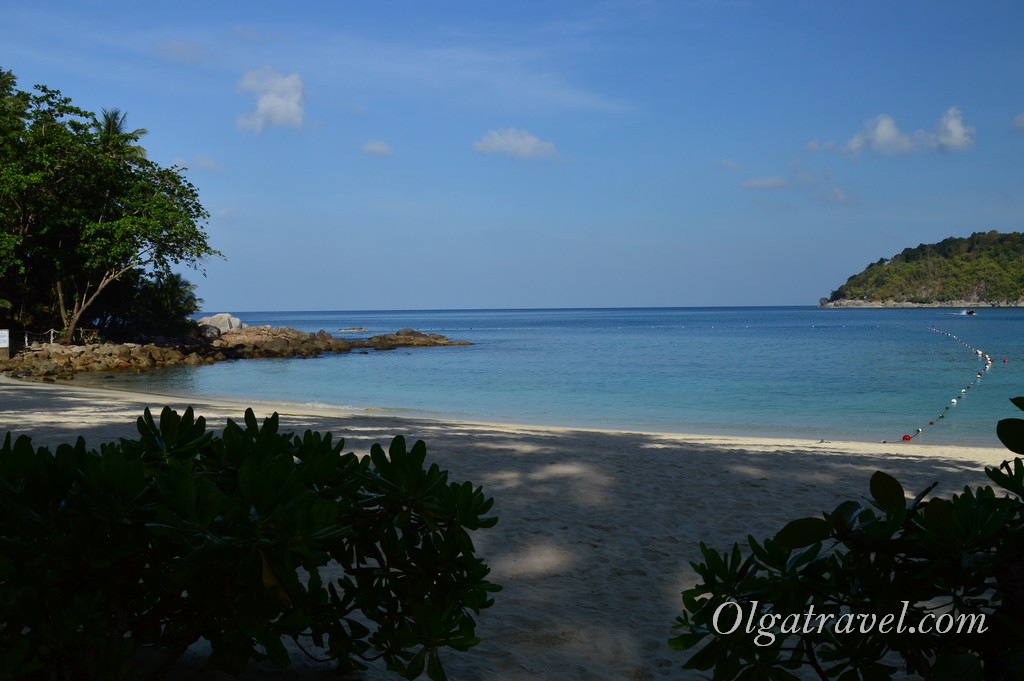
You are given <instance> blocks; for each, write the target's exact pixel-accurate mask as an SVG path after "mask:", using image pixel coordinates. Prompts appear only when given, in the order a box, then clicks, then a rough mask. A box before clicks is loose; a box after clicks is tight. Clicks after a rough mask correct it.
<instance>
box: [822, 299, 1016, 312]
mask: <svg viewBox="0 0 1024 681" xmlns="http://www.w3.org/2000/svg"><path fill="white" fill-rule="evenodd" d="M818 307H820V308H823V309H824V308H851V307H852V308H868V309H884V310H889V309H893V310H904V309H911V308H949V309H963V308H978V307H980V308H986V307H1024V300H995V301H992V300H988V301H985V300H974V301H971V300H940V301H936V302H933V303H914V302H910V301H905V300H852V299H849V298H840V299H839V300H829V299H828V298H822V299H821V300H820V301H818Z"/></svg>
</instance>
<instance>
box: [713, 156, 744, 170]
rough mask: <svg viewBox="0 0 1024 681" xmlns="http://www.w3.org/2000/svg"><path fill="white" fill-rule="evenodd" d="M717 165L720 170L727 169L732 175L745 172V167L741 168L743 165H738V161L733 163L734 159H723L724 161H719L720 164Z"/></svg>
mask: <svg viewBox="0 0 1024 681" xmlns="http://www.w3.org/2000/svg"><path fill="white" fill-rule="evenodd" d="M716 165H717V166H718V167H719V168H725V169H726V170H728V171H729V172H730V173H738V172H740V171H742V170H743V166H741V165H740V164H739V163H737V162H736V161H733V160H732V159H728V158H723V159H722V160H721V161H719V162H718V163H717V164H716Z"/></svg>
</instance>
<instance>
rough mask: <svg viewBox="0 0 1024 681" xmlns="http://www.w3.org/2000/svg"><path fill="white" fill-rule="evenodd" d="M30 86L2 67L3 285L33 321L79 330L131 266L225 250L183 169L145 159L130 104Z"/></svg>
mask: <svg viewBox="0 0 1024 681" xmlns="http://www.w3.org/2000/svg"><path fill="white" fill-rule="evenodd" d="M35 89H36V92H34V93H26V92H19V91H17V90H16V89H15V79H14V76H13V74H11V73H10V72H2V71H0V168H2V172H0V290H4V291H5V294H7V292H9V295H10V296H11V298H12V299H13V300H12V302H13V303H14V305H15V316H16V317H17V318H18V319H19V321H20V322H21V323H22V324H25V325H29V324H33V323H36V324H38V323H40V322H42V321H43V320H45V322H46V323H50V324H56V325H59V326H60V327H61V328H63V332H62V335H63V336H64V337H65V338H71V337H72V335H73V333H74V330H75V328H76V327H77V326H78V324H79V323H80V321H82V319H83V318H84V315H85V314H86V311H87V310H88V309H89V308H90V307H91V306H92V305H93V304H94V303H95V302H96V301H97V299H98V298H99V296H100V295H101V294H102V292H103V291H104V290H105V289H106V288H107V287H108V286H110V285H111V284H112V283H113V282H115V281H118V280H120V279H121V278H122V277H124V276H126V275H127V274H128V273H129V272H142V271H145V272H149V273H152V274H154V275H156V276H158V277H159V276H164V275H166V274H167V273H169V271H170V268H171V266H172V265H178V264H185V265H187V266H189V267H191V268H193V269H198V268H199V266H200V264H201V263H202V261H203V260H205V259H206V258H207V257H209V256H211V255H220V253H219V252H218V251H216V250H214V249H213V248H211V247H210V245H209V243H208V241H207V235H206V232H205V231H204V230H203V225H204V223H205V221H206V220H207V219H208V217H209V215H208V213H207V212H206V210H205V209H204V208H203V206H202V204H201V203H200V202H199V196H198V191H197V189H196V188H195V187H194V186H193V185H192V184H191V183H189V182H188V181H187V180H186V179H185V177H184V175H183V169H181V168H179V167H177V166H172V167H170V168H164V167H161V166H160V165H158V164H156V163H154V162H152V161H150V160H148V159H146V158H145V152H144V151H142V150H141V147H139V146H137V145H136V144H135V142H137V141H138V139H139V137H141V136H142V135H144V134H145V133H146V131H145V130H144V129H142V128H140V129H137V130H133V131H130V132H125V120H126V116H125V114H123V113H121V112H120V110H117V109H112V110H109V111H104V115H103V120H102V121H101V120H99V119H97V118H96V116H95V114H93V113H90V112H88V111H85V110H82V109H79V108H77V107H75V106H74V105H73V104H72V103H71V101H70V99H68V98H66V97H63V96H62V95H61V94H60V92H59V91H57V90H52V89H50V88H47V87H46V86H43V85H38V86H36V88H35Z"/></svg>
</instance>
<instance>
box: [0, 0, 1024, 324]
mask: <svg viewBox="0 0 1024 681" xmlns="http://www.w3.org/2000/svg"><path fill="white" fill-rule="evenodd" d="M0 6H2V15H3V19H2V20H0V69H5V70H9V71H13V73H14V75H15V77H16V78H17V79H18V87H19V89H23V90H30V89H32V87H33V86H34V85H36V84H44V85H47V86H49V87H52V88H56V89H58V90H60V91H61V92H62V93H63V94H64V95H67V96H68V97H70V98H71V100H72V101H73V103H75V104H76V105H78V106H80V107H82V108H85V109H88V110H90V111H95V112H99V111H100V110H101V109H104V108H106V109H111V108H118V109H121V110H122V111H125V112H127V114H128V119H127V123H128V128H130V129H135V128H145V129H146V130H148V134H147V135H146V136H145V137H143V138H142V140H141V144H142V145H143V146H144V147H145V148H146V150H147V152H148V155H149V158H150V159H152V160H153V161H155V162H157V163H159V164H161V165H164V166H170V165H178V166H181V167H182V168H185V169H187V170H185V171H184V173H185V175H186V177H187V178H188V179H189V181H191V182H192V183H193V184H195V185H196V187H197V188H198V189H199V192H200V200H201V202H202V203H203V205H204V206H205V207H206V209H207V210H208V211H209V213H210V219H209V221H208V223H207V224H206V230H207V232H208V234H209V237H210V243H211V244H212V246H213V247H214V248H217V249H218V250H220V251H222V252H223V253H224V256H225V258H223V259H220V258H214V259H210V260H209V261H207V262H206V263H205V265H204V272H194V271H191V270H183V272H184V273H185V275H186V277H187V278H188V279H190V280H191V281H193V282H194V283H195V284H196V285H197V287H198V294H199V296H200V297H201V298H203V299H204V301H205V303H204V305H203V308H204V309H205V310H207V311H211V312H240V311H253V310H373V309H457V308H535V307H633V306H636V307H641V306H733V305H814V304H817V302H818V299H819V298H821V297H822V296H828V295H830V294H831V292H832V291H833V290H835V289H836V288H838V287H839V286H840V285H841V284H842V283H843V282H845V281H846V279H847V277H849V276H851V275H853V274H855V273H857V272H859V271H860V270H862V269H863V268H864V267H865V266H867V265H868V264H869V263H871V262H874V261H876V260H878V259H879V258H882V257H891V256H892V255H894V254H896V253H898V252H899V251H901V250H902V249H904V248H907V247H913V246H917V245H918V244H921V243H931V242H936V241H940V240H942V239H944V238H947V237H951V236H968V235H970V234H971V233H972V232H975V231H987V230H991V229H995V230H999V231H1021V230H1022V228H1024V219H1022V216H1024V40H1022V39H1021V37H1020V36H1021V35H1022V32H1024V3H1020V2H1019V0H1013V1H1001V0H992V1H986V2H975V1H971V2H967V1H964V2H960V1H945V0H928V1H923V0H921V1H914V0H911V1H906V2H904V1H900V0H885V1H884V2H882V1H876V0H862V1H858V2H839V1H838V0H836V1H832V0H813V1H812V0H806V1H800V0H772V1H770V2H769V1H761V0H750V1H741V0H734V1H733V0H721V1H718V0H649V1H645V0H630V1H607V2H596V1H584V0H543V1H537V0H516V1H515V2H501V3H498V2H479V1H462V2H456V1H450V0H439V1H436V2H425V1H423V0H404V1H400V2H399V1H395V2H390V1H388V0H381V1H380V2H372V3H371V2H354V1H351V2H340V1H339V2H326V1H321V2H308V1H303V0H293V1H292V2H289V3H283V2H273V3H270V2H260V1H251V2H246V3H228V2H216V1H215V0H213V1H211V0H204V1H203V2H196V1H195V0H179V1H177V2H173V3H169V2H137V1H133V2H125V1H123V0H105V1H104V2H102V3H98V2H89V3H86V2H81V1H80V0H64V1H61V2H48V1H47V0H33V1H32V2H28V1H22V0H18V1H17V2H15V1H12V0H3V2H2V3H0Z"/></svg>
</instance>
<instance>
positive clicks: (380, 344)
mask: <svg viewBox="0 0 1024 681" xmlns="http://www.w3.org/2000/svg"><path fill="white" fill-rule="evenodd" d="M349 344H350V345H351V346H352V347H353V348H372V349H374V350H394V349H396V348H407V347H434V346H439V345H472V343H470V342H469V341H453V340H449V339H448V338H446V337H445V336H442V335H440V334H437V333H423V332H421V331H415V330H413V329H402V330H401V331H396V332H394V333H382V334H380V335H377V336H370V337H369V338H367V339H365V340H354V341H350V342H349Z"/></svg>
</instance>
